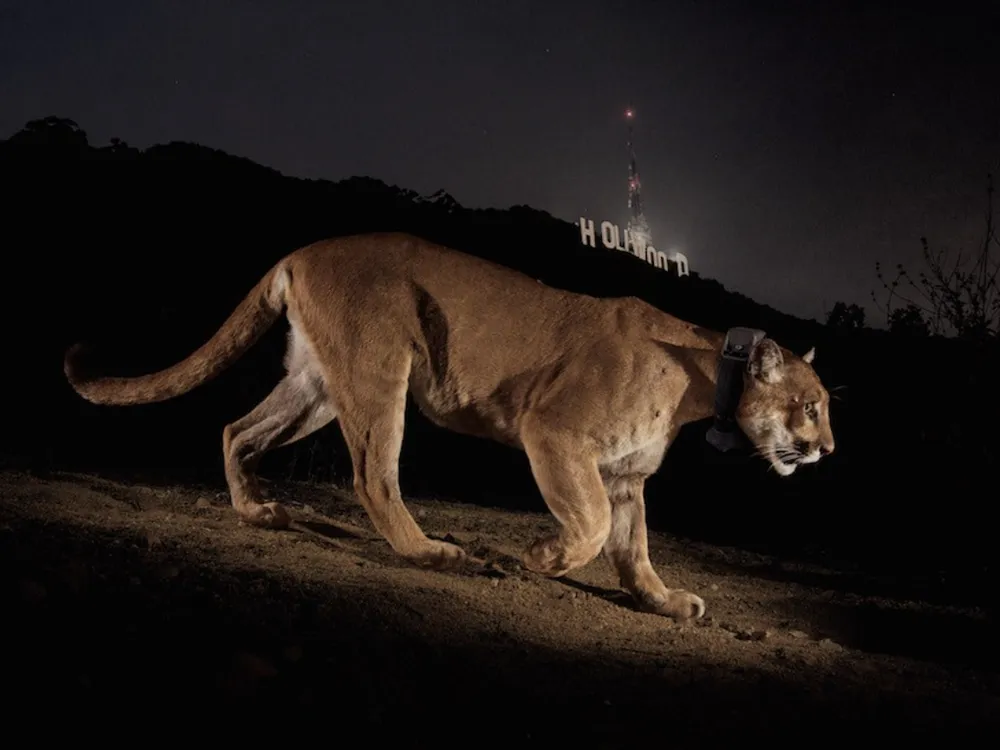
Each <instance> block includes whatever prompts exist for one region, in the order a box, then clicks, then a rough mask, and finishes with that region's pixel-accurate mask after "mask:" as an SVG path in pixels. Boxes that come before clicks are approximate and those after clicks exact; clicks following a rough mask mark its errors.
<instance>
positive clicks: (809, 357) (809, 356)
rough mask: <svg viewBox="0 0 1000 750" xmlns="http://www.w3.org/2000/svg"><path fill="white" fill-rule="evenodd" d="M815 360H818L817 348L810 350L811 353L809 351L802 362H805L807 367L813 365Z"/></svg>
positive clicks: (803, 356)
mask: <svg viewBox="0 0 1000 750" xmlns="http://www.w3.org/2000/svg"><path fill="white" fill-rule="evenodd" d="M814 359H816V347H815V346H814V347H813V348H812V349H810V350H809V351H807V352H806V353H805V354H803V355H802V361H803V362H805V363H806V364H807V365H811V364H812V363H813V360H814Z"/></svg>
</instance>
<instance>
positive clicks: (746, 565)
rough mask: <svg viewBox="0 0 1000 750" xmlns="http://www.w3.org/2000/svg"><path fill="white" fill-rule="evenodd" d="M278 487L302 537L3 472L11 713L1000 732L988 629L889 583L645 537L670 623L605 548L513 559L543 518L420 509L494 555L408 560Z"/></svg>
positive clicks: (317, 497) (445, 728) (626, 729)
mask: <svg viewBox="0 0 1000 750" xmlns="http://www.w3.org/2000/svg"><path fill="white" fill-rule="evenodd" d="M268 488H269V493H270V494H271V495H272V497H274V498H275V499H279V500H282V501H283V502H285V503H286V504H287V505H288V507H289V508H290V509H291V511H292V512H293V515H294V517H295V519H296V521H295V524H294V527H293V529H291V530H289V531H284V532H270V531H263V530H259V529H255V528H250V527H247V526H244V525H242V524H240V523H239V522H238V521H237V519H236V517H235V514H234V513H233V511H232V510H231V508H230V507H229V504H228V498H227V496H226V495H224V494H222V493H219V492H217V491H207V490H205V489H204V488H202V489H199V488H191V487H172V488H163V487H149V486H138V485H131V484H129V485H127V484H122V483H118V482H113V481H110V480H106V479H101V478H98V477H92V476H83V475H67V474H57V475H54V476H53V477H51V478H48V479H44V480H43V479H37V478H33V477H31V476H28V475H26V474H21V473H10V472H8V473H3V474H0V562H2V566H0V567H2V570H0V574H2V581H3V583H4V586H5V588H6V589H7V591H5V592H4V593H5V598H4V599H3V602H4V603H5V604H4V606H3V617H2V621H3V622H4V628H5V629H6V630H7V632H8V636H7V638H5V639H4V640H5V642H6V644H7V646H8V648H7V658H6V660H5V661H6V670H5V671H6V677H7V683H8V685H10V686H12V687H13V688H14V690H13V691H8V695H9V696H10V697H8V698H6V699H5V702H6V705H5V708H6V709H8V710H10V711H11V713H10V716H12V717H14V716H17V717H20V718H22V719H23V718H26V717H28V716H32V717H34V716H35V714H36V713H37V714H38V716H39V717H50V718H49V719H45V718H42V720H43V721H46V720H47V721H48V722H49V723H48V724H47V725H46V726H47V728H48V730H49V731H50V732H55V731H57V730H58V729H59V727H60V724H61V723H62V722H60V721H51V717H55V716H60V717H69V716H71V715H72V716H76V715H77V714H79V716H81V717H83V719H75V720H74V721H73V722H69V720H68V719H67V720H66V722H67V723H66V726H67V727H68V726H72V727H73V730H72V731H73V732H74V733H75V734H76V735H77V736H78V737H79V736H82V734H81V732H84V730H85V729H86V728H87V727H88V726H90V727H92V728H97V727H101V734H102V735H105V736H106V735H108V734H109V733H110V734H111V735H114V734H115V730H116V728H117V729H118V731H120V732H123V733H126V732H131V731H132V730H127V729H126V728H125V724H124V723H123V722H124V721H125V719H124V718H122V717H133V718H136V717H139V716H145V717H148V718H150V719H155V720H157V721H158V723H157V724H156V725H149V724H147V725H146V730H145V731H146V733H147V734H148V733H149V732H154V733H155V732H159V731H161V729H163V728H166V727H173V728H178V727H187V726H192V727H193V726H195V725H196V724H197V723H198V722H202V724H198V726H203V725H204V724H203V722H212V721H217V722H219V723H221V724H229V725H230V726H241V727H243V728H244V729H246V728H248V727H253V728H259V730H260V731H264V730H265V729H266V728H267V727H273V726H274V725H276V724H278V725H281V726H284V727H286V728H287V727H299V728H302V727H305V726H309V725H311V724H312V723H313V722H320V723H322V724H323V725H325V727H326V728H327V729H328V730H329V729H330V727H332V726H337V727H340V728H341V731H347V732H348V735H347V736H350V735H353V734H354V733H356V732H360V733H362V734H361V736H364V737H367V738H368V740H371V739H378V738H383V739H389V738H394V737H399V736H402V735H408V736H410V737H411V738H412V744H414V745H415V746H422V745H423V744H424V740H425V739H426V741H427V742H428V743H429V742H430V738H436V740H435V742H439V741H450V742H455V743H461V744H466V745H468V744H471V745H473V746H476V747H488V746H490V745H491V744H494V743H496V742H499V741H504V742H511V741H513V742H518V743H519V744H522V745H523V744H528V745H532V744H537V743H539V742H541V741H545V740H547V739H551V738H562V739H564V740H576V741H582V744H583V745H584V746H587V747H622V746H625V745H629V744H631V743H633V742H636V741H646V742H663V743H671V742H674V741H676V740H691V739H694V740H699V741H705V740H708V741H711V740H713V739H716V740H718V739H723V738H726V739H734V738H740V739H742V740H747V739H749V738H752V737H754V736H755V735H762V736H764V737H767V738H769V739H770V740H774V739H777V738H790V739H793V740H794V741H797V742H798V741H808V742H810V743H813V744H815V742H817V741H820V742H821V743H822V742H823V741H825V740H831V739H833V738H834V737H842V736H847V737H856V736H857V734H858V733H859V732H864V733H865V734H866V735H868V736H869V737H871V736H872V734H873V733H875V734H876V735H881V734H883V733H884V734H885V736H886V737H887V738H888V737H892V738H893V739H895V740H899V739H900V738H902V737H921V738H923V739H928V737H929V736H939V737H948V738H949V740H950V741H951V742H954V741H956V740H957V739H958V738H959V737H960V736H963V735H966V734H970V735H972V734H977V735H978V734H980V733H985V732H989V731H990V730H991V729H992V730H996V729H998V728H1000V659H998V655H997V648H996V635H997V632H996V629H995V626H994V625H992V624H991V623H990V622H988V621H987V620H986V618H985V617H984V616H983V615H982V614H981V613H978V612H976V611H974V610H963V609H959V608H949V607H944V606H939V605H938V606H934V605H931V604H929V603H925V602H919V601H902V600H898V599H894V598H892V597H891V596H889V595H888V594H887V593H886V592H888V591H892V590H893V589H892V586H891V583H892V582H889V581H879V580H870V579H867V578H865V577H863V576H859V575H857V574H856V573H851V574H848V573H845V572H843V571H837V570H830V569H824V568H821V567H816V566H814V565H813V566H810V565H804V564H797V563H794V562H791V561H779V560H773V559H769V558H765V557H763V556H761V555H757V554H751V553H747V552H743V551H740V550H737V549H732V548H720V547H714V546H709V545H705V544H698V543H693V542H688V541H685V540H682V539H678V538H673V537H670V536H665V535H661V534H654V535H652V537H651V539H650V547H651V556H652V558H653V562H654V564H655V565H656V567H657V569H658V570H659V571H660V572H661V575H662V576H663V577H664V580H665V581H667V583H668V585H675V586H680V587H684V588H688V589H690V590H693V591H696V592H698V593H700V594H701V595H702V596H703V597H704V598H705V600H706V603H707V607H708V612H707V615H706V617H705V618H704V619H703V620H701V621H699V622H697V623H688V624H686V625H677V624H675V623H673V622H672V621H671V620H669V619H666V618H662V617H657V616H654V615H648V614H642V613H639V612H636V611H634V610H633V608H632V606H631V603H630V601H629V599H628V597H627V596H626V595H625V594H624V593H623V592H622V591H621V590H620V589H619V587H618V583H617V580H616V578H615V576H614V575H613V573H612V571H611V568H610V565H609V564H608V563H607V562H606V561H604V560H603V559H600V560H597V561H595V562H593V563H591V564H590V565H589V566H587V567H586V568H584V569H583V570H580V571H577V572H574V573H572V574H571V575H569V576H568V577H566V578H565V579H562V580H547V579H543V578H540V577H538V576H535V575H533V574H531V573H529V572H528V571H525V570H523V569H522V568H521V566H520V565H519V563H518V557H519V555H520V551H521V550H522V549H523V548H524V547H525V546H526V545H527V544H528V542H529V541H531V540H533V539H535V538H536V537H537V536H538V535H540V534H541V533H543V532H545V531H546V530H549V529H551V528H552V521H551V519H550V517H549V516H547V515H546V514H544V513H541V512H539V513H536V514H530V513H512V512H507V511H499V510H494V509H486V508H481V507H475V506H470V505H459V504H449V503H443V502H436V501H430V500H408V504H409V507H410V508H411V509H412V511H413V512H414V514H415V515H416V516H417V518H418V520H419V522H420V523H421V525H422V526H423V528H424V529H425V531H427V533H428V534H430V535H432V536H437V537H438V538H448V535H450V536H451V537H452V538H453V539H454V540H458V542H459V543H460V544H462V545H463V546H464V547H465V548H466V550H467V551H468V552H470V553H471V554H472V555H474V556H475V557H476V558H477V560H478V561H476V562H473V563H472V564H471V565H470V567H469V569H468V570H466V571H464V572H461V573H437V572H426V571H421V570H417V569H415V568H412V567H410V566H408V565H407V564H406V563H404V562H402V561H400V560H399V559H397V558H396V557H395V556H394V554H393V553H392V551H391V550H390V548H389V547H388V545H387V544H386V543H385V542H384V541H383V540H382V539H381V538H380V537H379V536H377V534H375V532H374V530H373V529H372V526H371V524H370V522H369V521H368V519H367V517H366V516H365V514H364V512H363V511H362V510H361V508H360V507H359V506H358V505H357V504H356V502H355V501H354V500H353V499H352V498H351V496H350V494H349V493H347V492H344V491H342V490H337V489H335V488H330V487H320V486H314V485H307V484H269V485H268ZM53 705H57V706H59V707H60V708H59V710H58V711H56V712H54V713H53V712H49V711H48V709H51V707H52V706H53ZM111 716H114V717H116V718H115V719H114V721H110V720H109V717H111ZM88 721H90V722H92V723H91V724H88V723H87V722H88ZM155 727H159V728H155ZM64 728H65V727H64ZM348 730H349V731H348ZM131 736H134V735H131ZM286 736H287V735H286ZM347 736H345V737H344V739H347ZM328 739H329V737H328ZM368 740H366V741H368ZM330 741H333V740H330Z"/></svg>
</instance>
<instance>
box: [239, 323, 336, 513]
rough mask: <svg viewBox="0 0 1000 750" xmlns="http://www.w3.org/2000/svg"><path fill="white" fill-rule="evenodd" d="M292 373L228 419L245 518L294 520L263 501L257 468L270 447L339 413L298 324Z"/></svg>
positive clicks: (301, 434) (291, 358)
mask: <svg viewBox="0 0 1000 750" xmlns="http://www.w3.org/2000/svg"><path fill="white" fill-rule="evenodd" d="M288 370H289V372H288V375H286V376H285V378H284V379H283V380H282V381H281V382H280V383H278V385H276V386H275V387H274V390H272V391H271V393H270V394H269V395H268V396H267V398H265V399H264V400H263V401H261V402H260V404H258V405H257V407H256V408H255V409H254V410H253V411H251V412H250V413H249V414H247V415H246V416H245V417H243V418H242V419H238V420H236V421H235V422H233V423H232V424H229V425H226V427H225V429H224V430H223V433H222V450H223V456H224V460H225V467H226V481H227V482H228V484H229V493H230V495H231V497H232V502H233V508H235V509H236V512H237V513H238V514H239V516H240V518H241V519H242V520H243V521H245V522H246V523H249V524H253V525H255V526H262V527H265V528H275V529H282V528H286V527H287V526H288V524H289V522H290V520H291V519H290V517H289V515H288V512H287V511H286V510H285V509H284V508H283V507H282V506H281V505H280V504H279V503H273V502H269V503H264V502H262V496H261V492H260V487H259V484H258V481H257V477H256V474H255V471H256V468H257V465H258V464H259V462H260V459H261V458H262V457H263V456H264V454H265V453H267V451H269V450H273V449H274V448H278V447H280V446H283V445H288V444H290V443H294V442H295V441H296V440H301V439H302V438H304V437H306V436H307V435H309V434H311V433H313V432H315V431H316V430H318V429H320V428H321V427H324V426H325V425H327V424H328V423H329V422H330V421H331V420H332V419H334V417H336V416H337V413H336V410H335V409H334V407H333V405H332V404H331V403H330V401H329V399H328V397H327V394H326V390H325V388H324V385H323V380H322V378H321V377H320V375H319V374H318V371H317V370H316V369H315V368H314V367H313V366H312V365H311V362H310V361H309V359H308V356H307V355H306V353H304V350H303V348H302V345H301V341H298V342H297V341H296V337H295V332H294V330H293V335H292V341H291V345H290V347H289V357H288Z"/></svg>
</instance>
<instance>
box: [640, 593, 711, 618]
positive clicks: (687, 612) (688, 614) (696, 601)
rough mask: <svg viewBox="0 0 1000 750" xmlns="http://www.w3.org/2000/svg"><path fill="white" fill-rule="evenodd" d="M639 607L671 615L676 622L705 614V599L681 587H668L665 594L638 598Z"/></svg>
mask: <svg viewBox="0 0 1000 750" xmlns="http://www.w3.org/2000/svg"><path fill="white" fill-rule="evenodd" d="M639 608H640V609H641V610H642V611H643V612H651V613H653V614H656V615H663V616H664V617H672V618H673V619H674V620H677V621H678V622H686V621H688V620H697V619H698V618H700V617H702V616H703V615H704V614H705V601H704V600H703V599H702V598H701V597H700V596H696V595H695V594H692V593H691V592H690V591H684V590H683V589H670V590H668V591H667V593H666V594H665V595H657V596H648V597H646V596H644V597H640V598H639Z"/></svg>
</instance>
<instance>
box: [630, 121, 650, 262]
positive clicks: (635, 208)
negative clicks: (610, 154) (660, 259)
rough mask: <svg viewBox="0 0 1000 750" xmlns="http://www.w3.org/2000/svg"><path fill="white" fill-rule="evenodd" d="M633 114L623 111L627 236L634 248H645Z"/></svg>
mask: <svg viewBox="0 0 1000 750" xmlns="http://www.w3.org/2000/svg"><path fill="white" fill-rule="evenodd" d="M634 117H635V112H634V111H633V109H632V108H631V107H629V108H628V109H626V110H625V121H626V122H627V123H628V210H629V218H628V234H629V237H631V238H632V241H633V242H634V243H635V245H636V247H637V248H639V249H642V248H645V247H646V246H647V245H650V244H652V238H651V237H650V234H649V225H648V224H647V223H646V217H645V216H643V214H642V195H641V193H640V188H641V185H640V183H639V168H638V167H637V166H636V163H635V149H634V148H633V147H632V120H633V118H634Z"/></svg>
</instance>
